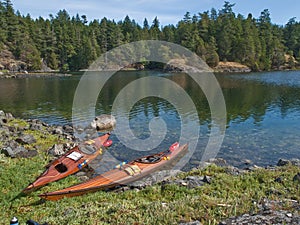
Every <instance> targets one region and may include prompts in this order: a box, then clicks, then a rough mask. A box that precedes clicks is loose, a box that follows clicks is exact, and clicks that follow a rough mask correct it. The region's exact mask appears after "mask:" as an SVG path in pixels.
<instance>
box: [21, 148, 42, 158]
mask: <svg viewBox="0 0 300 225" xmlns="http://www.w3.org/2000/svg"><path fill="white" fill-rule="evenodd" d="M37 155H38V152H37V150H30V151H26V152H19V153H18V154H17V155H16V156H17V157H21V158H32V157H34V156H37Z"/></svg>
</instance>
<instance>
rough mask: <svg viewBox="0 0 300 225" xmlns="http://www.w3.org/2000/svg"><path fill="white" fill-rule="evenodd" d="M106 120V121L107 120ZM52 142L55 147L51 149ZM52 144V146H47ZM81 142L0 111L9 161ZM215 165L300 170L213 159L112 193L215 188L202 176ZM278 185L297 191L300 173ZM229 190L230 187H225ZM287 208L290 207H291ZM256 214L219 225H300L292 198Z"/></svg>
mask: <svg viewBox="0 0 300 225" xmlns="http://www.w3.org/2000/svg"><path fill="white" fill-rule="evenodd" d="M103 118H104V120H103ZM103 118H102V117H99V118H98V119H95V121H93V123H92V125H93V127H94V128H97V129H98V128H99V127H98V126H100V125H101V126H102V125H103V124H104V125H103V126H107V118H106V117H103ZM49 139H51V140H52V142H51V143H53V142H57V143H54V144H51V145H49V143H48V142H49ZM46 143H48V145H46ZM77 143H78V142H77V140H76V139H75V138H74V136H73V127H72V126H70V125H64V126H50V125H48V124H46V123H44V122H42V121H39V120H22V119H16V118H14V116H13V115H12V114H11V113H5V112H4V111H1V110H0V151H1V153H2V154H4V155H5V156H6V157H8V158H33V157H37V156H38V155H39V154H41V152H43V154H47V155H49V156H50V158H51V159H52V160H53V159H55V158H57V157H59V156H61V155H62V154H64V153H65V152H66V151H67V150H69V149H70V148H71V147H73V146H74V145H76V144H77ZM211 165H216V166H218V167H220V168H222V170H223V171H225V172H224V174H226V175H228V176H232V177H233V178H234V177H243V176H246V175H247V174H249V173H252V172H254V173H255V172H256V171H258V170H260V171H276V170H280V168H283V167H286V166H289V165H291V166H294V167H297V168H300V160H299V159H292V160H285V159H280V160H279V161H278V164H277V165H276V166H269V167H266V168H261V167H259V166H256V165H254V164H250V165H249V166H248V167H247V168H244V169H239V168H236V167H233V166H231V165H228V164H227V162H226V160H224V159H212V160H210V161H208V162H206V163H203V164H202V165H201V166H200V167H199V168H195V169H193V170H192V171H190V172H189V174H185V175H182V174H183V173H182V172H181V171H171V172H170V171H160V172H157V173H155V174H152V175H151V177H148V178H146V179H143V180H140V181H137V182H135V183H132V184H130V185H128V186H123V187H117V188H114V189H113V190H111V191H112V192H124V191H129V190H131V191H135V192H139V191H141V190H143V189H145V188H147V187H149V186H153V185H158V186H159V187H160V189H161V192H164V191H165V190H168V188H169V186H170V185H171V186H172V185H175V186H178V187H185V188H186V189H190V190H195V189H197V188H200V187H204V186H206V185H208V186H209V185H211V184H212V183H213V182H214V180H215V179H217V178H216V176H215V175H210V174H209V175H208V174H206V175H203V174H201V175H198V173H199V172H198V171H201V170H203V169H205V168H207V167H209V166H211ZM193 171H194V172H193ZM94 175H95V174H94V171H93V169H92V168H91V167H87V168H86V169H85V170H83V171H80V172H79V173H77V176H78V177H79V179H80V180H86V179H89V178H91V177H93V176H94ZM273 179H274V182H275V183H278V184H282V185H285V182H292V183H293V185H294V186H295V187H298V191H299V188H300V170H298V172H297V173H295V174H292V180H291V181H286V178H284V177H282V176H278V177H274V178H273ZM224 188H226V187H224ZM270 192H271V194H272V195H278V196H281V195H283V194H282V193H281V190H279V189H278V190H277V189H276V187H274V188H273V187H271V188H270ZM287 205H288V206H289V207H287ZM219 207H225V208H226V207H229V205H227V204H226V203H220V204H219ZM252 207H253V210H251V211H249V212H247V213H245V214H242V215H239V216H236V217H230V218H226V217H225V216H223V217H224V219H223V220H222V221H219V225H225V224H300V214H299V211H300V204H299V201H298V200H295V199H290V198H285V197H284V198H278V200H274V199H269V198H262V199H260V201H254V200H253V202H252ZM180 224H182V225H184V224H186V225H188V224H189V225H191V224H201V222H200V221H197V220H196V221H193V222H188V223H186V222H182V223H180Z"/></svg>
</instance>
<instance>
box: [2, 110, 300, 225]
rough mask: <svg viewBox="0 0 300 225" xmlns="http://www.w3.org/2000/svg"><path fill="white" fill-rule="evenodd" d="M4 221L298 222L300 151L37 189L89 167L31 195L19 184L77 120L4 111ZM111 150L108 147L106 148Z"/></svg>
mask: <svg viewBox="0 0 300 225" xmlns="http://www.w3.org/2000/svg"><path fill="white" fill-rule="evenodd" d="M0 133H1V136H0V150H1V153H0V165H1V167H0V172H1V173H0V180H1V183H0V193H1V194H0V200H1V206H0V209H1V212H2V213H1V215H2V216H1V218H2V219H1V221H2V222H1V224H7V223H8V222H9V220H10V219H11V218H12V217H13V216H17V217H18V218H19V221H20V222H21V223H23V222H25V221H27V220H29V219H33V220H35V221H39V222H41V223H44V222H47V223H48V224H51V225H56V224H64V223H66V222H68V224H108V223H110V224H191V223H189V222H194V223H193V224H220V225H221V224H241V223H248V224H261V223H266V224H299V223H300V215H299V210H300V203H299V202H300V196H299V188H300V159H289V160H286V159H280V160H279V161H278V164H277V165H276V166H268V167H266V168H262V167H260V166H257V165H255V164H254V163H253V162H250V161H247V160H245V165H244V168H236V167H233V166H231V165H228V164H227V163H226V161H225V160H224V159H220V158H217V159H211V160H210V161H208V162H205V163H203V164H201V165H199V167H197V168H194V169H192V170H190V171H187V172H181V171H172V173H171V175H169V176H165V175H166V173H165V171H160V172H158V173H155V174H153V175H152V177H151V178H147V179H145V180H142V181H139V182H137V183H133V184H130V185H129V186H124V187H119V188H116V189H112V190H108V191H99V192H96V193H93V194H87V195H84V196H81V197H74V198H69V199H62V200H60V201H59V202H51V201H46V202H43V201H40V199H39V198H38V197H37V195H38V194H41V193H44V192H49V191H54V190H58V189H61V188H64V187H68V186H70V185H74V184H77V183H79V182H81V181H84V180H87V179H89V178H90V177H91V176H93V175H94V174H93V169H92V168H90V167H89V168H86V169H85V170H83V171H81V172H79V173H77V174H76V175H73V176H69V177H67V178H66V179H63V180H61V181H58V182H54V183H51V184H49V185H48V186H46V187H43V188H42V189H40V190H37V191H36V192H33V193H31V194H29V195H26V196H25V195H20V191H21V190H22V189H23V188H24V187H26V186H27V185H28V183H30V182H32V181H33V180H34V179H35V178H36V176H38V175H39V174H40V173H41V172H42V171H43V170H44V166H45V165H47V164H48V163H49V161H51V160H54V159H55V158H56V157H59V155H61V154H63V152H65V151H67V150H68V149H69V148H71V147H72V146H73V145H74V142H75V140H74V138H73V136H72V127H71V126H68V125H65V126H49V125H48V124H46V123H43V122H42V121H38V120H23V119H19V118H14V117H13V115H12V114H10V113H5V112H3V111H0ZM108 151H109V150H108Z"/></svg>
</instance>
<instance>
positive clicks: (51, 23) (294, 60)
mask: <svg viewBox="0 0 300 225" xmlns="http://www.w3.org/2000/svg"><path fill="white" fill-rule="evenodd" d="M234 5H235V4H232V3H230V2H227V1H225V2H224V5H223V8H221V9H219V10H216V9H214V8H212V9H211V10H207V11H204V12H199V13H197V14H194V15H191V14H190V13H189V12H187V13H186V14H185V15H184V16H183V19H182V20H180V21H178V23H177V24H176V25H173V24H170V25H166V26H161V25H160V22H159V19H158V18H157V17H155V18H154V20H153V21H152V23H149V22H148V20H147V19H146V18H145V20H144V23H143V25H140V24H138V23H136V22H135V20H134V19H131V18H130V17H129V16H126V17H125V18H124V20H121V21H118V22H116V21H114V20H109V19H107V18H106V17H103V18H102V19H99V20H96V19H92V18H91V19H90V18H89V19H90V20H88V18H87V16H86V15H79V14H77V15H75V16H70V15H69V14H68V12H67V11H66V10H64V9H62V10H60V11H59V12H58V13H57V14H56V15H49V18H42V17H39V18H36V19H33V18H32V17H31V16H30V15H29V14H27V15H26V16H25V15H21V13H20V12H19V11H17V10H15V9H14V7H13V4H12V2H11V1H10V0H4V1H0V24H1V29H0V73H2V74H5V73H7V72H10V73H16V72H24V73H27V71H28V72H33V71H41V72H50V73H51V72H53V71H60V72H61V73H63V74H64V73H68V72H69V71H80V70H83V69H86V68H88V67H89V65H91V63H92V62H93V61H95V60H96V59H97V58H98V57H99V56H100V55H102V54H104V53H106V52H107V51H110V50H112V49H114V48H116V47H118V46H120V45H123V44H127V43H131V42H135V41H140V40H162V41H168V42H172V43H175V44H179V45H181V46H183V47H186V48H188V49H189V50H191V51H192V52H194V53H196V54H197V55H198V56H199V57H201V58H202V59H203V60H204V61H205V62H206V63H207V64H208V65H209V66H210V67H211V68H216V71H218V72H223V71H224V72H237V71H240V70H241V71H242V72H244V71H245V72H249V71H254V72H255V71H270V70H286V69H289V70H290V69H297V68H299V60H300V44H299V41H297V40H299V39H300V29H299V28H300V22H298V21H296V19H295V18H291V19H290V20H289V21H288V23H287V24H285V25H277V24H273V23H272V21H271V14H270V12H269V10H268V9H265V10H263V11H262V12H261V14H260V16H259V17H258V18H254V17H253V16H252V14H251V13H249V14H248V15H247V16H245V15H241V14H237V13H235V12H234V10H233V9H234ZM160 51H162V54H165V55H167V54H168V51H169V50H168V49H160ZM145 52H147V49H145ZM141 63H142V65H143V67H145V68H146V69H157V67H159V65H158V64H157V63H155V62H150V63H149V62H141ZM129 64H130V63H129ZM234 64H235V65H234ZM241 65H243V67H244V68H241Z"/></svg>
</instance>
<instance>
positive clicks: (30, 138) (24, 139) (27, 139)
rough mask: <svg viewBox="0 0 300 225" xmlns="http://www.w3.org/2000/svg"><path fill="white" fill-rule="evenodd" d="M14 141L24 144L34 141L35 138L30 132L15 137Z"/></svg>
mask: <svg viewBox="0 0 300 225" xmlns="http://www.w3.org/2000/svg"><path fill="white" fill-rule="evenodd" d="M16 142H18V143H20V144H24V145H28V144H33V143H35V142H36V139H35V138H34V137H33V136H32V135H31V134H24V135H21V136H20V137H18V138H17V139H16Z"/></svg>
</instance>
